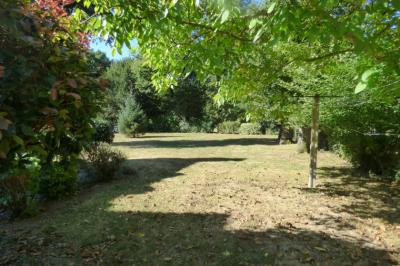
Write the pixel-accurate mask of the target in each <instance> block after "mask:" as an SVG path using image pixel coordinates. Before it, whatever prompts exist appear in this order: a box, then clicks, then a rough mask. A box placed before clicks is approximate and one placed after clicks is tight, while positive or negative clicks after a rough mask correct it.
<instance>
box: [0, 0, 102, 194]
mask: <svg viewBox="0 0 400 266" xmlns="http://www.w3.org/2000/svg"><path fill="white" fill-rule="evenodd" d="M68 2H71V1H56V0H54V1H50V0H49V1H44V0H43V1H36V2H33V3H31V1H22V0H21V1H19V0H18V1H14V0H12V1H11V0H6V1H1V2H0V70H1V71H0V91H1V97H0V179H7V178H12V177H13V173H18V175H16V176H17V177H23V176H29V175H28V174H27V172H29V173H30V174H32V173H33V172H35V174H37V171H36V170H37V169H38V168H39V169H40V171H41V173H40V175H39V174H38V176H40V178H41V180H40V182H39V184H40V185H41V184H44V182H42V181H43V180H44V179H45V178H48V180H50V181H51V182H49V184H50V183H51V184H55V183H54V182H53V181H55V182H58V183H57V184H59V183H60V182H69V180H72V182H70V183H74V182H75V181H76V173H77V159H78V156H79V153H80V152H81V150H82V149H83V147H85V146H87V145H88V144H89V143H90V142H91V139H92V134H93V131H94V130H93V128H92V121H93V119H94V118H95V117H96V115H97V113H98V112H99V111H100V108H99V106H101V104H102V103H103V96H104V90H103V88H104V86H102V85H104V83H103V82H102V80H101V79H99V76H98V75H97V74H96V73H93V72H91V71H90V63H89V61H88V51H89V50H88V48H87V44H88V43H87V41H88V39H87V36H86V34H84V33H83V32H81V31H80V29H79V25H75V24H74V23H73V21H72V19H71V17H68V16H67V13H66V12H65V10H64V8H63V5H62V3H68ZM32 168H35V171H31V169H32ZM60 169H63V171H64V173H59V170H60ZM66 175H68V177H66ZM14 177H15V176H14ZM30 178H31V176H29V180H30ZM67 179H68V180H67ZM55 186H56V185H54V186H53V187H55ZM57 186H58V185H57ZM47 187H51V186H47ZM70 187H72V186H70ZM42 188H43V187H42Z"/></svg>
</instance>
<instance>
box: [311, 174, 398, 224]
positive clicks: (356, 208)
mask: <svg viewBox="0 0 400 266" xmlns="http://www.w3.org/2000/svg"><path fill="white" fill-rule="evenodd" d="M319 170H320V176H319V178H320V179H321V180H323V181H324V182H323V183H322V185H321V186H320V187H319V188H317V189H315V190H313V192H316V193H323V194H325V195H328V196H330V197H352V198H353V199H354V200H352V202H351V203H350V204H348V205H341V206H339V207H337V208H336V209H335V210H336V212H338V213H341V212H345V213H349V214H352V215H355V216H357V217H360V218H381V219H383V220H385V221H387V222H389V223H391V224H400V209H399V207H398V204H399V202H400V187H399V186H398V185H393V183H392V182H391V180H390V179H385V178H370V177H368V176H367V175H365V174H362V173H360V172H358V171H357V170H356V169H354V168H351V167H321V168H320V169H319Z"/></svg>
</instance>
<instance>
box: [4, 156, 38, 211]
mask: <svg viewBox="0 0 400 266" xmlns="http://www.w3.org/2000/svg"><path fill="white" fill-rule="evenodd" d="M39 171H40V165H39V161H38V160H37V159H36V158H29V157H28V158H25V164H21V165H17V164H14V165H13V166H11V167H10V170H9V171H8V172H6V173H2V174H0V206H2V207H5V208H6V209H9V210H10V211H11V215H12V217H17V216H18V217H21V216H22V217H28V216H33V215H35V214H36V213H37V211H38V208H37V204H36V199H35V196H36V195H37V177H38V174H39Z"/></svg>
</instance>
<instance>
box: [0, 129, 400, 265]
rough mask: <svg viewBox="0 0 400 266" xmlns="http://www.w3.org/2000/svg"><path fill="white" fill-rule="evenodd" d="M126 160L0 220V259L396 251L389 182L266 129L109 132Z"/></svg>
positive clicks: (264, 260)
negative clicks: (116, 172)
mask: <svg viewBox="0 0 400 266" xmlns="http://www.w3.org/2000/svg"><path fill="white" fill-rule="evenodd" d="M114 146H115V147H116V148H118V149H120V150H122V151H123V152H124V153H125V154H126V155H127V157H128V161H127V162H126V165H125V168H131V169H134V172H135V173H132V171H131V172H130V173H129V171H127V172H128V173H129V174H125V175H121V177H120V178H119V179H118V180H115V181H113V182H110V183H104V184H99V185H95V186H93V187H91V188H88V189H84V190H83V191H81V193H80V194H79V195H78V196H76V197H74V198H72V199H70V200H65V201H62V202H56V203H52V204H49V206H47V210H46V211H45V212H44V213H43V214H41V215H39V216H38V217H36V218H34V219H29V220H23V221H17V222H14V223H11V224H8V223H4V222H3V223H2V224H1V227H2V230H1V231H0V232H1V233H2V237H1V242H0V264H2V263H5V264H6V263H10V264H23V263H24V262H25V263H26V264H38V265H45V264H52V265H80V264H101V265H111V264H118V263H120V264H123V265H297V264H319V265H390V264H394V265H395V264H397V263H398V262H399V248H400V240H399V239H400V211H399V207H400V206H399V199H400V198H399V196H400V191H399V187H396V186H394V185H392V184H390V183H387V182H381V181H378V180H376V179H369V180H367V179H366V178H364V177H363V176H359V175H357V174H355V172H354V171H353V170H352V169H351V167H350V166H349V164H348V163H346V162H345V161H343V160H341V159H340V158H338V157H337V156H336V155H334V154H332V153H330V152H321V153H319V155H318V156H319V165H318V168H319V171H318V173H319V175H318V179H317V189H315V190H309V189H306V186H307V175H308V171H307V168H308V155H307V154H297V153H296V146H295V145H281V146H280V145H276V144H275V140H274V139H273V137H271V136H270V137H268V136H267V137H266V136H242V135H217V134H173V133H165V134H147V135H145V136H143V137H141V138H139V139H128V138H125V137H122V136H117V137H116V140H115V143H114Z"/></svg>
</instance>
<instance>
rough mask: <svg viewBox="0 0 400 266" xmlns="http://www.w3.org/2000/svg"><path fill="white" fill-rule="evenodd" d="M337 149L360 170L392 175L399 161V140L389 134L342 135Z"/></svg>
mask: <svg viewBox="0 0 400 266" xmlns="http://www.w3.org/2000/svg"><path fill="white" fill-rule="evenodd" d="M336 147H337V148H338V149H337V150H338V151H339V153H340V154H341V155H343V156H344V157H345V158H348V159H349V160H350V161H351V162H352V163H353V164H354V165H355V166H356V167H358V168H359V169H360V170H362V171H365V172H367V171H372V172H373V173H375V174H379V175H388V176H393V175H394V172H395V171H394V169H396V168H397V167H398V166H399V163H400V154H399V152H398V151H399V150H400V140H399V139H398V138H397V137H391V136H368V135H367V136H365V135H354V134H349V135H347V136H342V137H341V139H340V143H339V144H337V145H336Z"/></svg>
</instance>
